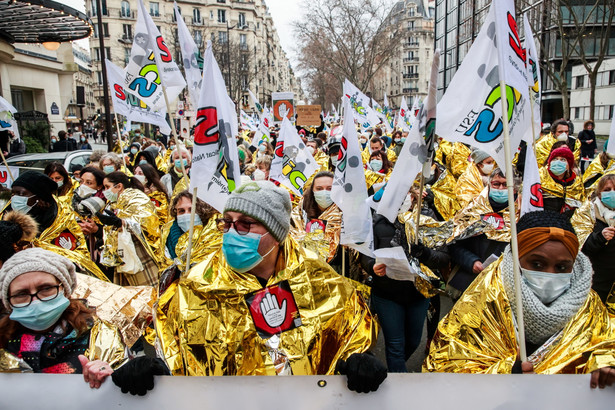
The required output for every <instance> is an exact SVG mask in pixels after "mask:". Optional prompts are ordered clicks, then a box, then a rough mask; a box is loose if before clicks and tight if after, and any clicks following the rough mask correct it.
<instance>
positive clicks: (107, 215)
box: [96, 171, 163, 286]
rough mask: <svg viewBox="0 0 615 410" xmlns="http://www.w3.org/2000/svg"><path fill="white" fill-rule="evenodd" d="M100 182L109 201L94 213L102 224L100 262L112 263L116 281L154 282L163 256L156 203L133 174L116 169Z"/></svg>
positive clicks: (153, 283) (127, 282) (127, 283)
mask: <svg viewBox="0 0 615 410" xmlns="http://www.w3.org/2000/svg"><path fill="white" fill-rule="evenodd" d="M103 185H104V186H105V191H104V192H103V193H104V195H105V197H106V198H107V200H108V201H109V204H108V206H107V209H105V211H104V213H103V212H98V213H97V214H96V216H97V217H98V219H99V220H100V222H102V223H103V224H104V225H105V227H104V245H103V251H102V254H101V263H102V264H103V265H106V266H112V267H115V274H114V277H113V282H114V283H116V284H118V285H131V286H154V285H156V284H157V283H158V272H159V267H160V265H161V262H162V257H163V255H162V252H161V249H160V228H159V225H160V223H159V221H158V216H157V215H156V207H155V206H154V204H153V203H152V201H150V199H149V197H148V196H147V195H146V194H145V193H144V192H143V185H141V183H140V182H139V181H138V180H137V179H136V178H135V177H128V176H126V174H124V173H122V172H117V171H116V172H112V173H110V174H107V175H106V176H105V179H104V180H103ZM120 250H121V252H120Z"/></svg>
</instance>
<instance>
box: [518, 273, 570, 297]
mask: <svg viewBox="0 0 615 410" xmlns="http://www.w3.org/2000/svg"><path fill="white" fill-rule="evenodd" d="M520 269H521V274H522V278H523V280H524V281H525V284H526V285H527V286H528V287H529V288H530V289H531V290H532V292H534V294H535V295H536V296H537V297H538V299H540V301H541V302H542V303H544V304H545V305H548V304H549V303H551V302H553V301H554V300H555V299H557V298H558V297H560V296H561V295H562V294H563V293H564V292H566V291H567V290H568V288H569V287H570V281H571V280H572V272H570V273H548V272H539V271H534V270H529V269H523V268H520Z"/></svg>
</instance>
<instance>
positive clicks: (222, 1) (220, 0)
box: [218, 0, 226, 3]
mask: <svg viewBox="0 0 615 410" xmlns="http://www.w3.org/2000/svg"><path fill="white" fill-rule="evenodd" d="M218 3H226V0H218Z"/></svg>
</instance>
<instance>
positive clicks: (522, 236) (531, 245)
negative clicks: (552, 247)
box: [517, 227, 579, 258]
mask: <svg viewBox="0 0 615 410" xmlns="http://www.w3.org/2000/svg"><path fill="white" fill-rule="evenodd" d="M517 240H518V242H519V257H520V258H522V257H523V255H525V254H527V253H528V252H530V251H531V250H533V249H536V248H537V247H539V246H540V245H542V244H543V243H546V242H548V241H559V242H561V243H563V244H564V246H565V247H566V249H568V251H569V252H570V254H571V255H572V257H573V258H576V257H577V253H579V239H578V238H577V236H576V235H575V234H574V233H572V232H570V231H567V230H565V229H562V228H555V227H549V228H542V227H540V228H528V229H525V230H523V231H521V232H519V234H517Z"/></svg>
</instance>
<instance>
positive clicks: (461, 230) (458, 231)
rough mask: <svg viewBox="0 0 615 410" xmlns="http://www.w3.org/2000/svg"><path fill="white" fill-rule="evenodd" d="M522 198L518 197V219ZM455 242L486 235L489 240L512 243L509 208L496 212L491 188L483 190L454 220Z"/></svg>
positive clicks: (453, 238) (453, 236) (451, 239)
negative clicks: (491, 202) (493, 206)
mask: <svg viewBox="0 0 615 410" xmlns="http://www.w3.org/2000/svg"><path fill="white" fill-rule="evenodd" d="M520 198H521V196H517V201H516V207H515V210H516V211H517V219H518V215H519V211H520V208H521V206H520V203H519V202H520ZM453 225H454V228H453V235H452V236H451V237H450V238H449V243H450V242H452V241H453V240H462V239H466V238H471V237H473V236H477V235H480V234H485V235H486V236H487V238H488V239H491V240H493V241H498V242H509V241H510V215H509V212H508V207H507V208H506V209H504V210H502V211H500V212H495V211H494V210H493V208H492V207H491V204H490V203H489V187H486V188H485V189H483V191H482V192H481V193H480V195H478V196H477V197H476V198H475V199H474V200H473V201H472V202H470V203H469V204H468V205H467V206H466V207H465V208H464V209H463V210H462V211H460V212H459V213H458V214H457V216H456V217H455V219H453Z"/></svg>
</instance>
